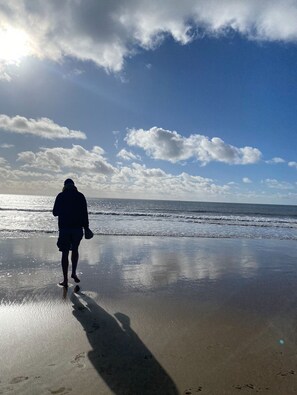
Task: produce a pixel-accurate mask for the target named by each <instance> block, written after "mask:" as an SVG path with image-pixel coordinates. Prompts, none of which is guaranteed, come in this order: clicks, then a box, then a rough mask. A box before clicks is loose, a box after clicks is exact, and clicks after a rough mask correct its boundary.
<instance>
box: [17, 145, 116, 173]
mask: <svg viewBox="0 0 297 395" xmlns="http://www.w3.org/2000/svg"><path fill="white" fill-rule="evenodd" d="M18 161H20V162H23V163H24V165H23V166H22V167H23V168H24V169H28V168H35V169H40V170H45V171H52V172H62V171H65V169H68V171H69V169H70V170H72V171H81V172H91V173H94V172H95V173H99V174H101V175H110V174H112V173H114V172H115V170H116V169H115V168H114V167H113V166H112V165H110V164H109V163H108V162H107V160H106V159H105V158H104V151H103V149H102V148H100V147H98V146H95V147H93V149H92V150H91V151H88V150H86V149H85V148H83V147H81V146H80V145H73V146H72V148H62V147H56V148H43V149H42V150H41V151H39V152H37V153H34V152H32V151H24V152H21V153H19V154H18Z"/></svg>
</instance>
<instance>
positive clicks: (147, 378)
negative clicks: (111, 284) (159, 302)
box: [71, 293, 178, 395]
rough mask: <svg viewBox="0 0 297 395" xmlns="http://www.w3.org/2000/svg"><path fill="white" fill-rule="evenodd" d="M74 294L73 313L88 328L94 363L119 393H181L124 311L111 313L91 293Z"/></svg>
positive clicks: (116, 392)
mask: <svg viewBox="0 0 297 395" xmlns="http://www.w3.org/2000/svg"><path fill="white" fill-rule="evenodd" d="M79 296H80V297H78V296H77V295H75V294H74V293H73V294H72V296H71V300H72V302H73V309H74V310H73V315H74V316H75V318H77V320H78V321H79V322H80V323H81V325H82V327H83V328H84V330H85V331H86V334H87V337H88V340H89V342H90V345H91V346H92V348H93V349H92V351H90V352H89V353H88V357H89V359H90V361H91V362H92V364H93V366H94V367H95V369H96V370H97V372H98V373H99V375H100V376H101V377H102V379H103V380H104V381H105V383H106V384H107V385H108V386H109V388H110V389H111V390H112V391H113V392H114V393H115V394H117V395H119V394H122V395H123V394H125V395H126V394H131V395H135V394H173V395H176V394H178V391H177V389H176V387H175V384H174V383H173V381H172V379H171V378H170V377H169V375H168V374H167V373H166V371H165V370H164V369H163V368H162V366H161V365H160V364H159V362H158V361H157V360H156V359H155V357H154V356H153V355H152V354H151V353H150V351H149V350H148V349H147V347H146V346H145V345H144V344H143V343H142V341H141V340H140V338H139V337H138V336H137V334H136V333H135V332H134V331H133V329H132V328H131V326H130V319H129V317H127V316H126V315H124V314H122V313H116V314H115V316H116V318H117V320H118V321H119V322H120V323H119V322H118V321H117V320H116V319H115V318H114V317H113V316H111V315H110V314H108V313H107V312H106V311H105V310H104V309H103V308H102V307H100V306H98V304H97V303H96V302H95V301H94V300H93V299H92V298H90V297H88V296H87V295H85V294H83V293H80V294H79Z"/></svg>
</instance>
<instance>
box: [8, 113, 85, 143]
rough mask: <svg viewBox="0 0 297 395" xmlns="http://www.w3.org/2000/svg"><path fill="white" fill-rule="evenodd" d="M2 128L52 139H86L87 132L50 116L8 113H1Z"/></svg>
mask: <svg viewBox="0 0 297 395" xmlns="http://www.w3.org/2000/svg"><path fill="white" fill-rule="evenodd" d="M0 129H1V130H2V131H4V132H11V133H18V134H32V135H34V136H38V137H42V138H45V139H51V140H54V139H86V135H85V133H83V132H81V131H79V130H70V129H68V128H67V127H65V126H60V125H57V124H56V123H54V121H52V120H51V119H49V118H38V119H32V118H30V119H28V118H25V117H21V116H20V115H16V116H15V117H9V116H8V115H5V114H0Z"/></svg>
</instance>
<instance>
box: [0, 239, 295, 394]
mask: <svg viewBox="0 0 297 395" xmlns="http://www.w3.org/2000/svg"><path fill="white" fill-rule="evenodd" d="M55 243H56V238H54V237H48V236H39V237H30V238H24V239H20V238H9V239H5V240H1V241H0V251H1V252H0V280H1V287H0V300H1V305H0V317H1V320H0V336H1V342H0V355H1V360H0V394H1V393H2V394H6V393H7V394H9V393H10V394H30V395H34V394H36V395H37V394H38V395H39V394H73V395H75V394H87V395H93V394H94V395H95V394H133V395H134V394H197V393H201V394H214V395H224V394H226V395H229V394H231V395H232V394H241V393H242V394H249V393H263V394H274V395H277V394H280V395H282V394H284V395H291V394H292V395H293V394H296V393H297V252H296V243H295V242H293V241H276V240H240V239H238V240H231V239H225V240H218V239H189V238H184V239H183V238H179V239H175V238H153V237H151V238H150V237H147V238H146V237H112V236H104V237H98V236H96V237H94V239H92V240H89V241H86V240H83V242H82V245H81V248H80V252H81V256H80V264H79V269H78V272H79V276H80V277H81V283H80V290H77V289H75V284H72V283H71V282H70V287H69V288H68V290H67V292H66V291H65V290H64V289H63V288H61V287H59V286H58V285H57V283H58V282H59V281H60V280H61V269H60V263H59V259H60V255H59V252H58V250H57V248H56V245H55Z"/></svg>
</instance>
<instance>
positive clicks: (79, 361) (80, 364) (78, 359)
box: [71, 352, 86, 369]
mask: <svg viewBox="0 0 297 395" xmlns="http://www.w3.org/2000/svg"><path fill="white" fill-rule="evenodd" d="M85 358H86V353H85V352H81V353H80V354H77V355H76V356H75V357H74V359H73V360H72V361H71V363H72V364H73V365H76V367H77V368H80V369H82V368H84V367H85V366H86V365H85V364H84V360H85Z"/></svg>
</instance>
